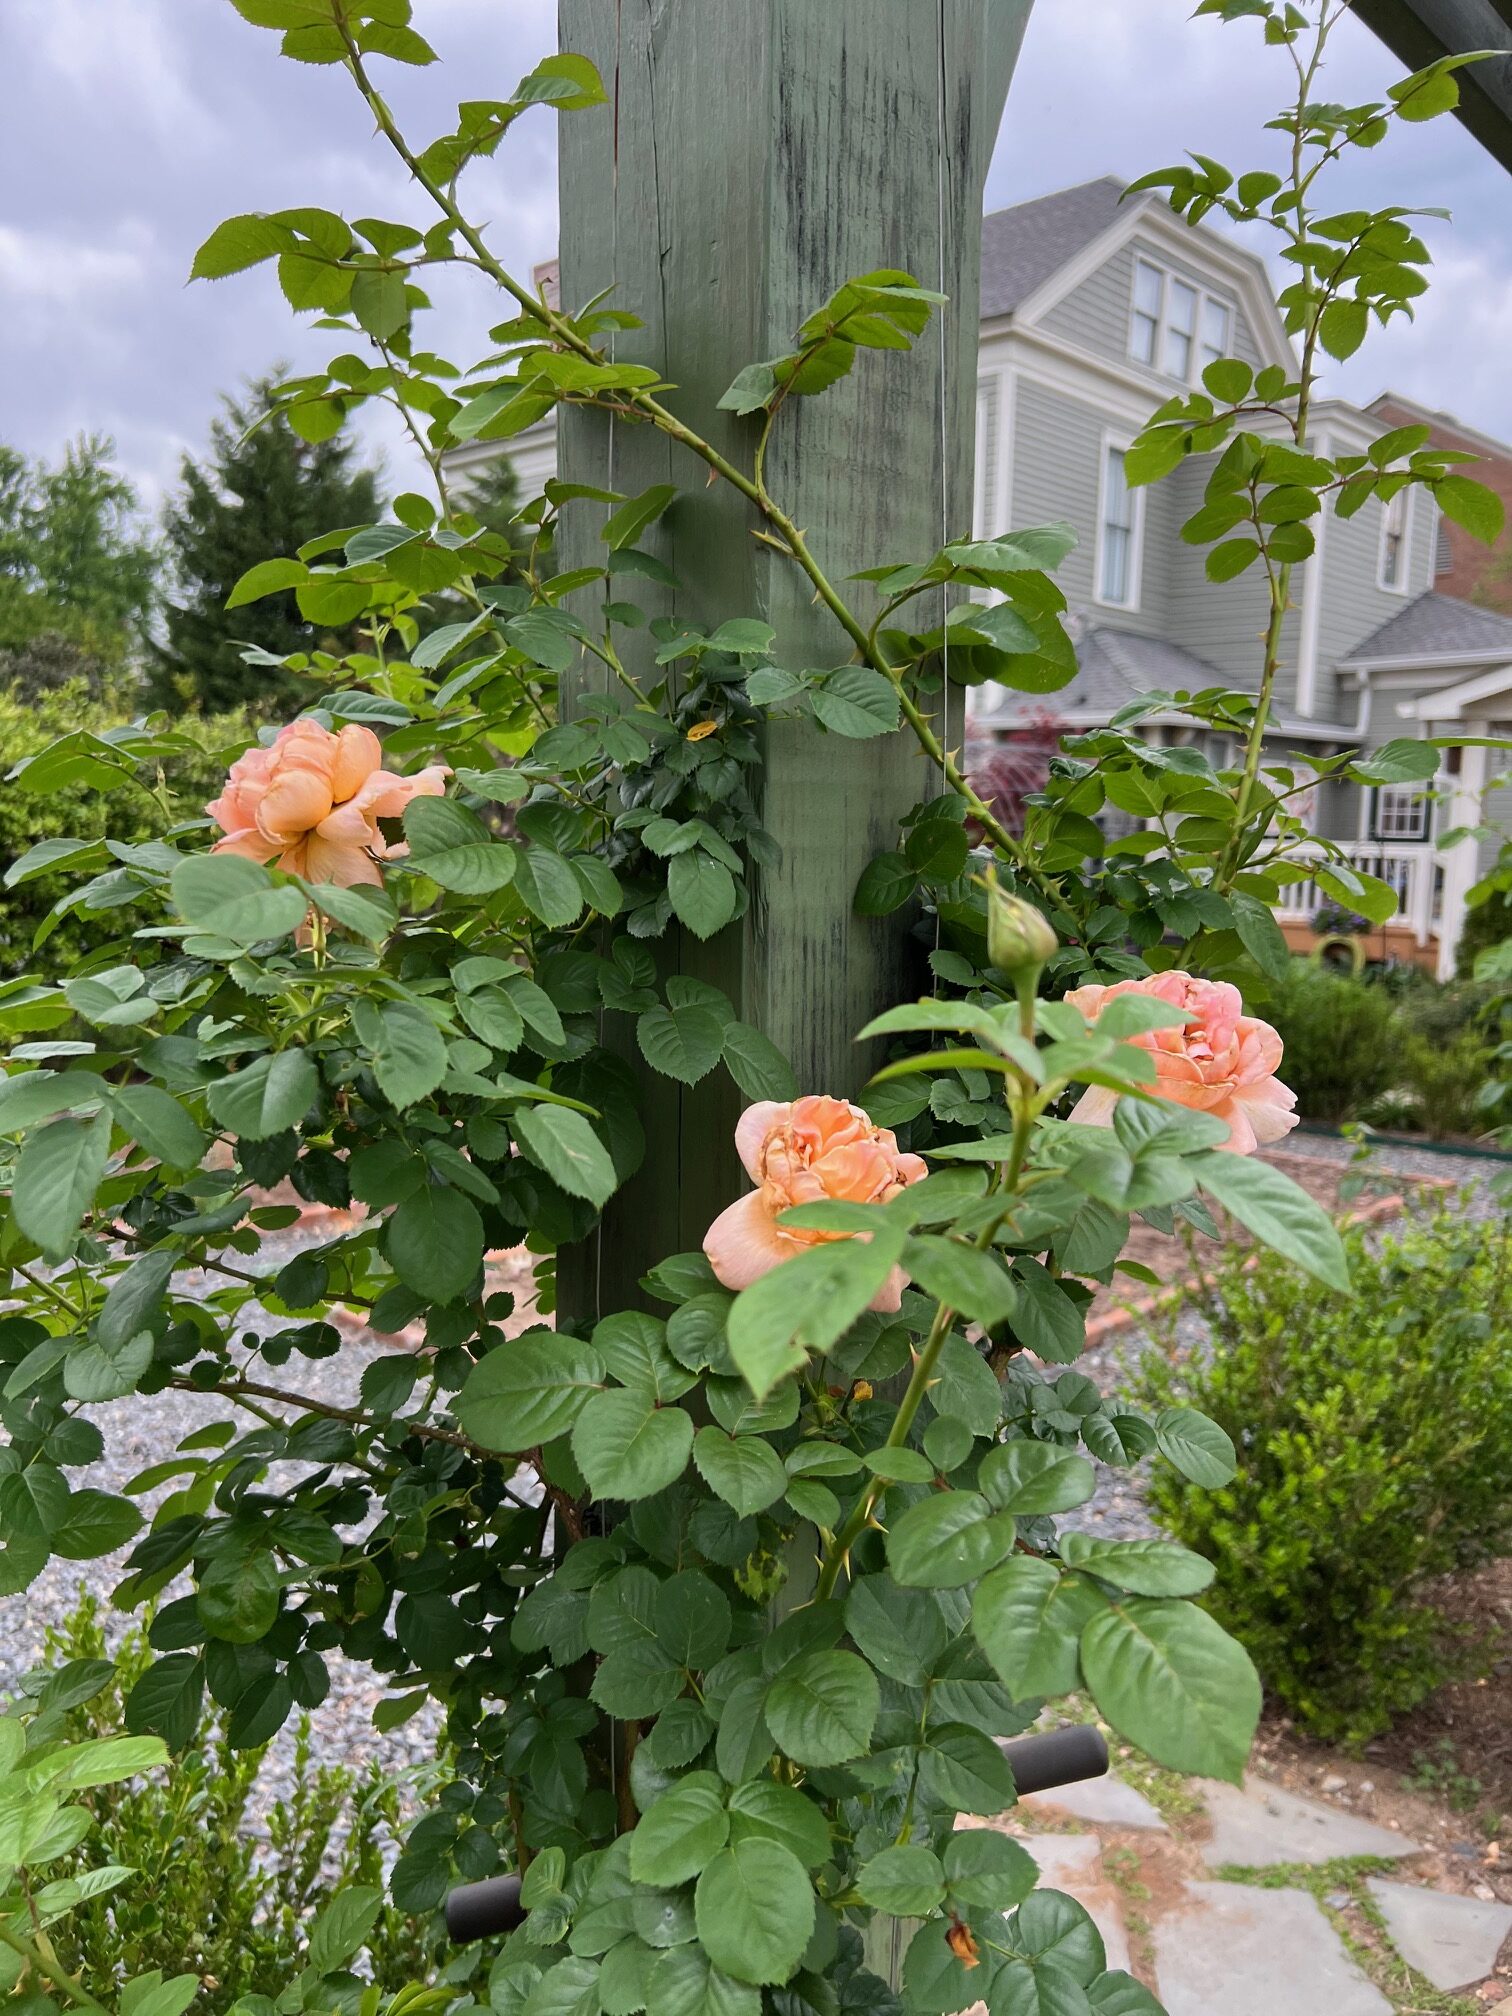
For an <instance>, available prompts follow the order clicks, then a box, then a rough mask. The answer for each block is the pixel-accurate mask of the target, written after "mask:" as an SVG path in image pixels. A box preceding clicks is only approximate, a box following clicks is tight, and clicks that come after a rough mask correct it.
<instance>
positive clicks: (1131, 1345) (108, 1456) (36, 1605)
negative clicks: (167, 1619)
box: [0, 1134, 1508, 1807]
mask: <svg viewBox="0 0 1512 2016" xmlns="http://www.w3.org/2000/svg"><path fill="white" fill-rule="evenodd" d="M1287 1147H1288V1149H1289V1150H1291V1151H1293V1152H1296V1153H1300V1154H1306V1155H1312V1156H1318V1157H1321V1158H1327V1159H1333V1160H1336V1161H1340V1160H1344V1159H1346V1158H1347V1157H1348V1155H1349V1153H1350V1152H1351V1151H1350V1149H1349V1145H1348V1144H1347V1143H1345V1142H1341V1141H1336V1140H1333V1139H1331V1138H1329V1137H1325V1136H1321V1135H1297V1134H1293V1135H1292V1136H1291V1137H1290V1138H1289V1140H1288V1142H1287ZM1378 1154H1379V1161H1380V1166H1382V1167H1383V1168H1384V1169H1386V1170H1388V1171H1389V1172H1391V1173H1392V1174H1400V1175H1403V1176H1429V1177H1439V1178H1446V1177H1447V1178H1449V1179H1450V1180H1451V1181H1453V1182H1456V1183H1463V1184H1465V1185H1466V1186H1467V1187H1468V1189H1469V1191H1470V1196H1469V1198H1468V1200H1467V1205H1466V1208H1467V1209H1469V1211H1470V1212H1471V1213H1472V1215H1474V1216H1476V1217H1490V1216H1491V1215H1493V1214H1494V1213H1495V1212H1497V1211H1498V1210H1499V1209H1501V1208H1503V1207H1501V1206H1500V1205H1499V1204H1498V1203H1497V1201H1496V1200H1495V1198H1494V1197H1493V1196H1492V1194H1491V1188H1490V1185H1491V1181H1492V1179H1493V1178H1494V1177H1496V1176H1498V1175H1504V1174H1506V1173H1507V1170H1508V1165H1506V1164H1500V1163H1496V1162H1490V1161H1483V1160H1479V1159H1475V1158H1471V1157H1467V1156H1449V1155H1439V1154H1432V1153H1426V1152H1424V1151H1423V1150H1421V1149H1414V1148H1401V1147H1397V1146H1389V1147H1382V1148H1381V1149H1380V1150H1379V1151H1378ZM321 1236H322V1235H321V1234H320V1232H319V1231H318V1230H317V1231H315V1232H313V1233H312V1232H309V1231H306V1232H305V1233H304V1234H303V1235H302V1237H303V1242H304V1243H312V1242H314V1241H316V1240H318V1239H319V1238H320V1237H321ZM300 1239H301V1235H300V1234H299V1233H297V1232H290V1233H287V1234H282V1235H280V1236H279V1237H278V1238H277V1239H270V1240H268V1241H267V1242H266V1244H265V1246H264V1249H263V1255H262V1257H263V1260H264V1262H265V1264H266V1265H268V1267H269V1268H270V1269H276V1268H277V1267H279V1266H281V1265H282V1264H283V1262H284V1261H285V1260H286V1259H287V1258H288V1257H289V1255H290V1253H291V1252H292V1251H293V1250H295V1246H296V1243H298V1242H299V1241H300ZM202 1279H203V1283H204V1285H205V1288H206V1292H208V1291H209V1288H210V1286H211V1285H212V1283H211V1281H210V1277H202ZM191 1285H192V1284H191ZM516 1285H522V1284H516ZM244 1320H245V1323H246V1326H247V1327H249V1328H262V1329H272V1328H275V1327H277V1320H278V1319H274V1318H272V1317H269V1316H266V1315H264V1314H263V1313H262V1312H261V1311H259V1310H257V1309H256V1308H253V1309H251V1310H250V1311H249V1312H248V1315H247V1317H246V1319H244ZM1177 1334H1178V1337H1179V1339H1180V1341H1181V1342H1182V1344H1184V1345H1186V1346H1188V1347H1189V1348H1193V1349H1201V1348H1203V1345H1204V1343H1205V1340H1206V1330H1205V1326H1204V1325H1203V1323H1202V1322H1201V1319H1200V1318H1198V1317H1196V1316H1195V1315H1185V1316H1183V1317H1182V1318H1181V1319H1180V1320H1179V1324H1178V1333H1177ZM1147 1341H1148V1333H1146V1332H1143V1331H1139V1330H1135V1329H1129V1330H1124V1331H1121V1332H1117V1333H1115V1334H1114V1335H1113V1336H1111V1337H1110V1338H1108V1339H1107V1341H1106V1342H1105V1343H1103V1344H1101V1345H1100V1346H1098V1347H1097V1348H1096V1349H1094V1350H1092V1351H1089V1352H1088V1353H1087V1354H1086V1356H1085V1357H1084V1358H1083V1359H1082V1360H1081V1361H1080V1364H1079V1366H1078V1370H1081V1371H1085V1372H1086V1373H1087V1374H1088V1376H1089V1377H1091V1378H1092V1379H1094V1380H1095V1381H1096V1382H1097V1383H1098V1384H1099V1385H1100V1386H1101V1387H1103V1389H1104V1390H1105V1391H1108V1390H1113V1389H1114V1388H1116V1387H1117V1385H1118V1384H1119V1383H1120V1380H1121V1377H1122V1372H1121V1366H1122V1364H1123V1363H1124V1361H1126V1360H1128V1359H1130V1358H1132V1357H1133V1356H1136V1355H1137V1354H1138V1352H1139V1351H1140V1350H1141V1349H1143V1348H1144V1346H1145V1344H1146V1343H1147ZM392 1348H393V1346H392V1345H391V1344H382V1343H379V1342H378V1341H377V1340H375V1339H374V1338H372V1337H371V1336H370V1335H368V1334H365V1333H360V1332H359V1333H357V1334H355V1335H353V1336H350V1337H348V1339H347V1340H346V1341H345V1342H344V1343H343V1346H342V1348H341V1350H340V1351H339V1352H338V1353H337V1354H336V1355H335V1356H334V1357H331V1358H322V1359H300V1360H296V1361H295V1362H294V1363H293V1364H291V1365H290V1367H289V1368H288V1369H287V1372H286V1373H284V1374H282V1375H276V1377H275V1383H277V1377H279V1376H281V1377H284V1378H286V1379H287V1381H288V1383H289V1384H290V1385H291V1386H294V1387H297V1388H298V1389H299V1390H300V1391H302V1392H305V1393H307V1394H309V1395H310V1397H311V1398H312V1399H317V1400H323V1401H329V1402H333V1403H336V1404H350V1402H351V1401H352V1400H353V1399H355V1397H356V1395H357V1389H358V1382H359V1381H360V1379H361V1377H362V1373H363V1370H364V1368H365V1367H366V1366H367V1365H368V1364H370V1363H371V1362H372V1361H373V1359H374V1358H376V1357H380V1356H383V1355H384V1354H385V1353H386V1352H387V1351H389V1350H391V1349H392ZM89 1412H90V1413H91V1415H92V1416H93V1418H95V1419H96V1420H97V1421H98V1424H99V1426H100V1428H101V1430H102V1432H103V1433H104V1435H105V1438H106V1451H105V1454H104V1456H103V1457H102V1458H101V1460H100V1462H99V1463H98V1464H96V1465H95V1466H93V1468H92V1469H91V1471H90V1474H89V1477H88V1480H87V1481H88V1482H89V1483H90V1484H91V1485H93V1486H95V1487H97V1488H98V1489H101V1490H107V1491H123V1490H124V1489H125V1488H126V1486H127V1485H128V1484H129V1482H130V1481H131V1479H132V1478H134V1477H136V1476H137V1475H138V1474H139V1473H140V1472H141V1471H143V1470H145V1469H146V1468H147V1467H148V1466H149V1465H150V1464H153V1463H157V1462H160V1461H162V1460H163V1459H164V1458H165V1457H167V1456H169V1455H171V1454H172V1453H173V1451H174V1449H175V1447H176V1445H177V1444H178V1443H179V1442H180V1441H181V1440H182V1438H183V1437H184V1436H186V1435H189V1434H191V1433H192V1432H193V1431H194V1430H195V1429H196V1428H201V1427H203V1426H205V1425H206V1424H207V1423H209V1422H211V1421H215V1420H223V1419H224V1418H225V1417H226V1414H227V1407H226V1403H225V1402H224V1401H220V1400H217V1399H216V1398H215V1397H214V1396H213V1395H203V1396H202V1395H199V1394H190V1393H161V1394H157V1395H154V1396H153V1397H152V1398H150V1399H144V1398H141V1397H133V1398H131V1399H127V1400H120V1401H115V1402H112V1403H110V1404H108V1405H105V1406H101V1407H99V1408H95V1409H91V1410H89ZM1098 1471H1099V1478H1098V1491H1097V1495H1096V1497H1095V1498H1094V1499H1093V1500H1092V1501H1091V1503H1090V1504H1088V1505H1087V1506H1085V1507H1083V1508H1082V1509H1081V1511H1080V1512H1078V1513H1076V1514H1074V1515H1072V1518H1071V1520H1070V1522H1069V1523H1071V1524H1074V1525H1077V1526H1081V1527H1083V1528H1086V1529H1088V1530H1091V1531H1094V1532H1098V1533H1101V1534H1104V1535H1106V1536H1108V1537H1112V1538H1119V1539H1123V1538H1142V1537H1147V1536H1148V1535H1150V1534H1151V1533H1153V1532H1154V1531H1155V1530H1156V1529H1155V1527H1154V1526H1153V1524H1152V1522H1151V1519H1150V1516H1149V1513H1148V1511H1147V1510H1146V1507H1145V1504H1144V1498H1143V1493H1142V1491H1141V1488H1140V1485H1139V1481H1138V1474H1137V1473H1132V1474H1131V1473H1130V1472H1128V1471H1122V1470H1111V1469H1108V1468H1106V1467H1105V1466H1103V1465H1099V1466H1098ZM76 1481H77V1482H83V1481H84V1479H83V1477H82V1473H81V1475H80V1476H79V1478H77V1479H76ZM269 1481H270V1484H271V1485H272V1488H274V1489H277V1486H278V1477H277V1471H276V1469H275V1471H274V1472H273V1473H272V1474H271V1476H270V1480H269ZM172 1488H173V1486H172V1485H164V1486H162V1487H160V1489H158V1490H157V1491H153V1492H147V1493H145V1494H142V1495H141V1496H140V1497H138V1498H137V1500H136V1502H137V1503H138V1504H139V1505H140V1507H141V1509H142V1510H143V1512H144V1513H146V1514H148V1515H149V1516H150V1513H151V1511H152V1510H153V1508H154V1507H155V1506H156V1505H157V1504H159V1503H160V1502H161V1500H162V1498H163V1496H164V1495H165V1494H166V1492H168V1491H169V1490H171V1489H172ZM127 1551H128V1550H125V1549H123V1550H122V1551H121V1552H120V1553H118V1554H116V1555H110V1556H104V1557H102V1558H101V1559H99V1560H96V1561H87V1562H71V1561H53V1562H51V1563H49V1565H48V1567H47V1568H46V1569H45V1570H44V1572H43V1573H42V1575H40V1576H39V1577H38V1578H37V1580H36V1582H35V1583H33V1585H32V1586H31V1588H30V1589H28V1590H27V1591H26V1592H25V1593H24V1594H22V1595H18V1596H11V1597H8V1598H4V1599H0V1691H3V1690H5V1689H7V1688H8V1687H9V1686H10V1685H12V1684H13V1683H14V1682H15V1681H16V1680H17V1679H18V1678H19V1677H20V1676H21V1675H22V1674H24V1673H25V1672H26V1671H27V1670H28V1669H29V1667H31V1666H32V1665H33V1664H34V1663H35V1661H36V1660H37V1658H38V1656H39V1655H40V1653H41V1651H42V1645H43V1634H44V1631H45V1630H46V1628H47V1626H48V1625H50V1624H54V1623H56V1622H58V1621H59V1620H60V1619H61V1618H63V1617H64V1616H66V1615H67V1614H68V1612H69V1611H70V1610H71V1609H72V1608H73V1607H74V1604H75V1603H76V1601H77V1600H78V1593H79V1589H80V1586H81V1585H82V1586H83V1587H85V1588H87V1589H89V1590H90V1591H91V1592H93V1593H94V1594H96V1595H98V1596H100V1597H102V1598H105V1599H107V1600H108V1597H109V1593H110V1591H111V1589H112V1588H113V1587H114V1585H115V1583H116V1582H117V1581H118V1580H119V1578H120V1575H121V1573H122V1569H123V1563H124V1559H125V1554H126V1552H127ZM171 1593H178V1592H177V1591H174V1592H171ZM106 1621H107V1629H109V1628H110V1627H111V1625H114V1626H115V1628H116V1629H117V1631H119V1630H120V1629H123V1628H124V1627H125V1624H126V1621H127V1620H126V1619H124V1618H119V1617H116V1616H115V1615H114V1613H109V1614H108V1615H107V1620H106ZM330 1665H331V1683H332V1684H331V1691H330V1694H329V1695H328V1696H327V1698H326V1700H325V1701H324V1702H323V1703H322V1705H321V1707H320V1708H319V1709H317V1710H316V1711H315V1714H314V1716H313V1717H312V1721H313V1725H314V1732H315V1740H316V1746H317V1754H318V1755H319V1756H320V1757H322V1758H325V1759H328V1760H331V1761H339V1760H347V1761H350V1762H351V1763H353V1764H355V1765H359V1766H361V1765H365V1764H366V1763H367V1762H368V1761H369V1760H375V1761H377V1762H378V1763H379V1765H380V1766H381V1768H382V1769H383V1770H385V1771H389V1772H395V1773H402V1772H408V1771H410V1770H413V1769H414V1768H416V1767H418V1766H420V1765H422V1764H424V1763H427V1762H429V1761H430V1759H431V1758H433V1756H434V1754H435V1741H436V1735H437V1730H438V1727H439V1716H438V1715H437V1714H436V1712H435V1711H434V1710H427V1711H425V1712H423V1713H421V1714H419V1715H417V1716H415V1717H414V1719H413V1720H411V1721H409V1722H407V1723H405V1724H404V1725H403V1726H402V1727H401V1728H399V1729H396V1730H392V1731H389V1732H388V1733H386V1734H380V1733H378V1732H377V1731H375V1730H374V1728H373V1726H372V1712H373V1709H374V1707H375V1706H376V1705H377V1703H378V1701H379V1700H381V1699H382V1698H383V1694H384V1688H383V1687H382V1685H381V1684H379V1683H377V1682H376V1681H375V1680H374V1678H373V1676H372V1675H371V1673H370V1672H369V1670H368V1669H367V1668H366V1667H365V1666H361V1665H353V1664H350V1663H348V1662H346V1661H344V1660H341V1659H340V1658H339V1657H334V1656H333V1657H332V1659H331V1661H330ZM291 1752H292V1728H291V1727H290V1726H288V1725H286V1727H285V1729H284V1731H283V1733H282V1735H281V1736H280V1737H279V1739H278V1740H277V1742H276V1743H275V1744H274V1747H273V1750H272V1752H271V1753H270V1755H269V1759H268V1762H267V1764H266V1766H265V1768H264V1778H263V1785H262V1787H261V1803H262V1805H263V1806H264V1807H266V1805H267V1804H268V1803H270V1802H271V1801H272V1800H274V1799H275V1798H277V1797H278V1796H280V1795H281V1794H282V1793H284V1792H286V1791H287V1790H288V1787H289V1782H290V1781H289V1766H290V1756H291Z"/></svg>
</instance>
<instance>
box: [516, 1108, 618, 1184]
mask: <svg viewBox="0 0 1512 2016" xmlns="http://www.w3.org/2000/svg"><path fill="white" fill-rule="evenodd" d="M510 1126H511V1128H512V1130H513V1133H514V1137H515V1139H516V1140H517V1141H518V1142H519V1144H520V1147H521V1149H522V1150H523V1151H524V1153H525V1155H526V1156H527V1157H528V1158H529V1159H530V1160H531V1161H532V1162H534V1163H535V1165H536V1166H537V1168H539V1169H544V1170H545V1171H546V1174H547V1175H548V1176H549V1177H550V1178H551V1179H552V1181H553V1182H554V1183H556V1184H558V1185H559V1186H560V1187H561V1188H562V1189H563V1190H565V1191H566V1192H567V1194H568V1196H569V1197H582V1198H585V1199H586V1200H587V1202H588V1203H590V1204H592V1205H594V1206H595V1207H597V1208H599V1209H602V1207H603V1206H604V1205H605V1204H607V1203H608V1201H609V1199H610V1198H611V1197H612V1196H613V1194H614V1192H615V1190H616V1189H617V1188H618V1187H619V1177H618V1176H617V1175H616V1173H615V1168H614V1162H613V1159H612V1157H611V1156H610V1153H609V1150H608V1149H607V1148H606V1147H605V1146H604V1144H603V1142H602V1141H601V1140H600V1139H599V1137H598V1136H597V1134H595V1133H594V1131H593V1129H592V1127H591V1126H590V1125H589V1124H588V1122H587V1120H586V1119H585V1118H584V1117H583V1115H582V1114H581V1113H574V1112H573V1111H571V1109H570V1108H568V1107H565V1106H548V1105H542V1106H534V1107H529V1106H522V1107H520V1108H519V1109H518V1110H517V1112H516V1113H515V1115H514V1118H513V1120H512V1121H511V1122H510Z"/></svg>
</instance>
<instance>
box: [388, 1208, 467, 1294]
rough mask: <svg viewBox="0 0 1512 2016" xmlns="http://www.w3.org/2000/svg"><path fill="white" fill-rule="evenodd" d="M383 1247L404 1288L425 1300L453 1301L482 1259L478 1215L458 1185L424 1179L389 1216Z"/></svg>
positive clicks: (464, 1289) (463, 1288)
mask: <svg viewBox="0 0 1512 2016" xmlns="http://www.w3.org/2000/svg"><path fill="white" fill-rule="evenodd" d="M384 1250H385V1252H386V1253H387V1254H388V1257H389V1261H390V1264H391V1265H392V1266H393V1269H394V1272H395V1273H396V1274H397V1275H398V1276H399V1279H400V1280H401V1281H402V1282H403V1283H404V1285H405V1287H406V1288H413V1289H414V1291H415V1293H416V1294H417V1295H423V1296H424V1297H425V1299H426V1301H427V1302H455V1301H456V1300H457V1298H458V1297H459V1296H460V1295H462V1294H465V1292H466V1291H467V1289H468V1288H470V1287H471V1286H472V1283H473V1281H474V1279H475V1278H476V1276H477V1272H478V1269H479V1268H480V1267H481V1266H482V1264H483V1221H482V1219H481V1218H480V1217H479V1216H478V1212H477V1207H476V1206H475V1205H474V1204H473V1203H472V1202H471V1200H470V1199H469V1198H466V1197H464V1196H463V1195H462V1193H461V1191H460V1190H450V1189H445V1188H443V1187H442V1186H441V1185H439V1184H427V1185H426V1187H425V1188H424V1189H423V1190H417V1191H416V1192H415V1194H414V1196H413V1197H406V1198H405V1200H404V1202H403V1203H402V1204H401V1205H400V1206H399V1207H398V1209H397V1210H396V1211H395V1212H394V1214H393V1216H392V1217H391V1218H390V1219H389V1221H388V1228H387V1232H386V1235H385V1238H384Z"/></svg>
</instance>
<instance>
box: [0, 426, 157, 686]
mask: <svg viewBox="0 0 1512 2016" xmlns="http://www.w3.org/2000/svg"><path fill="white" fill-rule="evenodd" d="M114 453H115V444H114V443H113V442H111V441H109V440H107V439H105V438H104V437H103V436H98V435H81V436H80V437H79V439H78V440H77V441H75V442H73V443H71V444H70V446H69V447H68V449H67V450H66V451H65V453H64V456H63V459H62V461H61V462H59V463H58V464H57V465H56V466H55V467H49V466H48V465H47V464H46V463H44V462H40V461H39V462H31V461H28V460H27V459H26V457H25V456H23V455H21V454H18V453H17V451H16V450H15V449H13V448H7V447H4V446H3V445H0V679H3V681H4V683H5V684H7V685H10V686H13V687H14V688H15V689H16V690H17V691H18V692H19V693H20V694H21V695H22V696H23V697H24V698H27V699H30V698H33V697H35V696H36V695H38V694H41V693H45V692H49V691H52V690H55V689H56V688H57V687H59V686H60V685H65V684H67V683H68V682H69V681H70V680H71V679H73V678H85V679H88V680H89V681H90V683H91V684H93V685H96V686H98V685H99V684H100V682H101V681H102V680H103V679H105V678H107V677H108V676H109V675H110V674H112V673H119V672H120V671H121V669H122V667H123V666H124V664H125V663H126V660H127V659H128V657H129V656H130V655H131V654H132V653H133V651H134V650H135V648H136V646H137V645H138V644H139V642H140V639H141V636H142V633H143V629H144V626H145V624H146V622H147V619H148V616H149V613H150V611H151V609H152V606H153V602H154V599H155V573H156V566H157V556H156V553H155V551H154V548H153V545H152V542H151V541H150V539H149V538H148V537H147V536H146V533H145V530H144V528H143V526H142V524H141V521H140V519H139V516H138V512H137V499H136V493H135V491H134V490H133V489H132V487H131V485H130V484H129V483H128V482H127V481H126V479H125V478H124V477H123V476H121V475H120V474H119V472H118V471H116V470H115V469H113V468H112V467H111V457H112V456H113V454H114Z"/></svg>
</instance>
